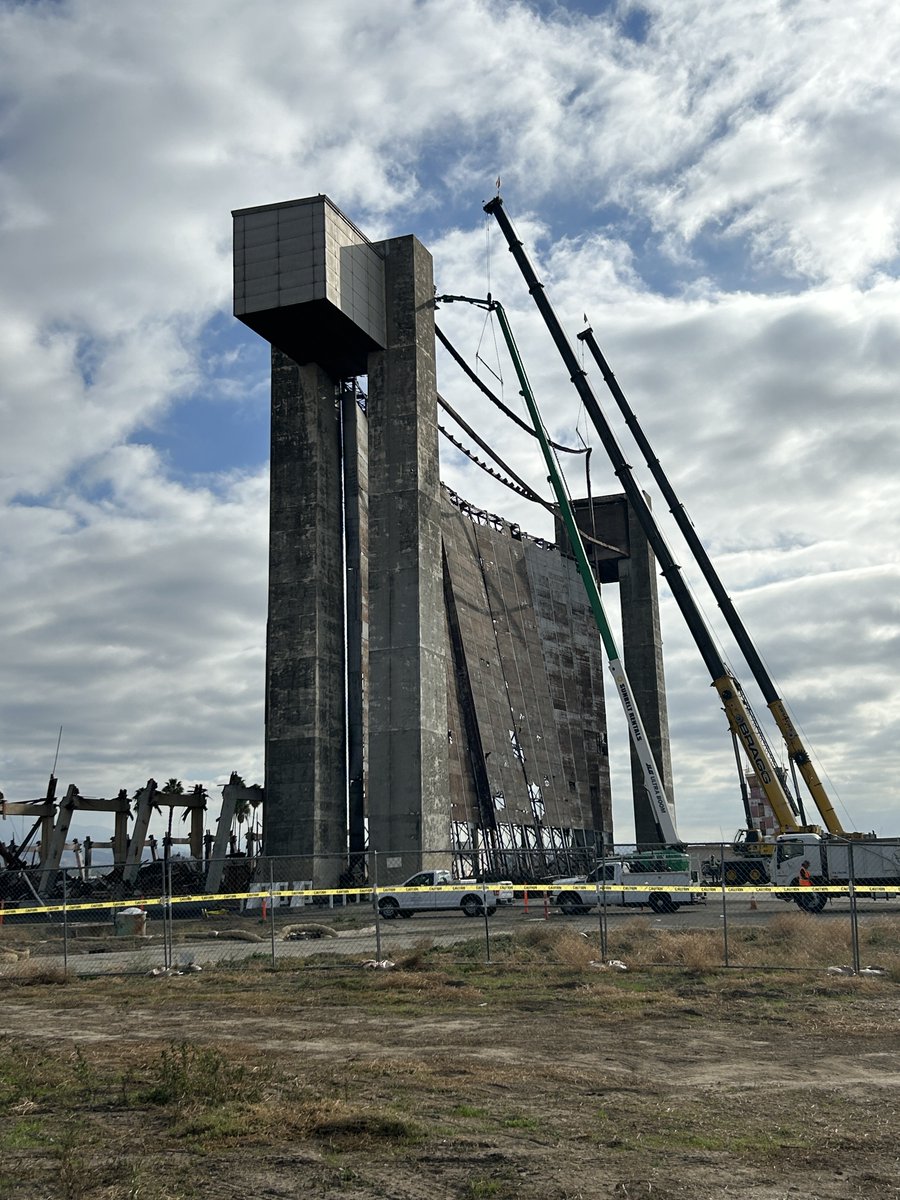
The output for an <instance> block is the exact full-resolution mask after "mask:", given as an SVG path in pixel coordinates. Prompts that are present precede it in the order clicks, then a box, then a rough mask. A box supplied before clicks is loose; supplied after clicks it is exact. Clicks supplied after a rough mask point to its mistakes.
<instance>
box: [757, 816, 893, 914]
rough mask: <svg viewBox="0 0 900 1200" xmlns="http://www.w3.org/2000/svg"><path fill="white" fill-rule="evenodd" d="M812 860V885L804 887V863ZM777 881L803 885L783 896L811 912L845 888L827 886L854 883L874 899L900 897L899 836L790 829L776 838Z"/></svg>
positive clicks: (774, 880) (774, 874) (774, 870)
mask: <svg viewBox="0 0 900 1200" xmlns="http://www.w3.org/2000/svg"><path fill="white" fill-rule="evenodd" d="M804 863H808V864H809V866H808V868H807V869H808V871H809V874H810V884H809V886H804V887H801V880H800V867H801V865H802V864H804ZM772 883H774V884H777V885H779V886H781V887H790V888H798V889H800V890H798V891H795V892H788V893H785V894H784V895H783V896H782V899H784V900H793V901H794V903H795V904H797V906H798V907H799V908H802V909H804V911H806V912H812V913H819V912H821V911H822V909H823V908H824V907H825V905H826V904H827V903H828V901H829V900H830V899H833V898H834V897H835V896H839V895H845V894H846V892H844V891H838V892H825V891H819V890H818V889H819V888H822V887H838V888H841V889H844V888H849V887H851V886H852V887H853V889H854V891H855V892H856V894H857V895H860V894H862V895H864V896H867V897H869V898H875V899H888V898H890V899H893V900H896V899H897V898H898V896H900V840H898V839H896V838H871V839H857V838H837V837H834V836H831V837H823V836H822V835H821V834H810V833H802V834H797V833H786V834H782V835H781V836H780V837H778V838H776V839H775V855H774V861H773V864H772Z"/></svg>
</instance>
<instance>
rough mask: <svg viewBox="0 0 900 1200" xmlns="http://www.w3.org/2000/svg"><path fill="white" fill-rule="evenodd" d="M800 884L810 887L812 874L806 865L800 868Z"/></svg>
mask: <svg viewBox="0 0 900 1200" xmlns="http://www.w3.org/2000/svg"><path fill="white" fill-rule="evenodd" d="M800 886H801V887H812V876H811V875H810V873H809V869H808V868H807V867H801V868H800Z"/></svg>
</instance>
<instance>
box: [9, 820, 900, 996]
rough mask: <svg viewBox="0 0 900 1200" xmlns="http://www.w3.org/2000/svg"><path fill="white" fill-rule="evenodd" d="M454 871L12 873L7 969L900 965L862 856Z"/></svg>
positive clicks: (365, 858) (161, 865) (892, 929)
mask: <svg viewBox="0 0 900 1200" xmlns="http://www.w3.org/2000/svg"><path fill="white" fill-rule="evenodd" d="M474 862H475V860H474V859H472V858H470V860H469V863H468V865H470V866H471V865H473V863H474ZM459 865H460V858H459V854H458V852H457V853H455V852H454V851H453V850H451V849H447V850H438V851H433V852H428V853H425V854H422V855H419V856H416V858H415V859H412V858H411V856H410V855H409V854H391V853H376V852H374V851H369V852H367V853H366V854H365V855H360V856H358V860H357V861H356V862H354V863H351V864H350V865H349V866H348V863H347V860H346V858H341V859H340V860H338V859H334V860H327V859H323V858H322V857H319V858H317V859H315V860H311V859H304V858H256V859H249V858H244V857H239V856H235V857H231V858H228V859H225V860H222V861H207V862H197V861H195V860H193V859H186V858H179V857H172V858H169V859H168V860H160V861H157V862H152V863H147V864H144V865H142V866H140V867H139V868H134V869H133V870H132V872H131V875H130V876H129V875H127V874H126V872H125V870H123V869H122V868H109V869H101V870H96V869H94V870H93V871H92V872H91V873H86V872H84V871H83V870H82V869H78V868H74V867H73V868H66V869H59V870H56V871H51V872H48V871H47V870H46V869H45V870H34V871H24V870H22V871H15V870H8V871H4V872H2V873H0V978H4V979H15V978H16V977H17V976H29V977H33V976H35V975H41V974H43V975H45V976H49V975H56V976H59V977H66V976H82V975H85V976H86V975H98V974H115V975H129V974H171V973H175V972H189V971H198V970H213V969H217V968H225V967H227V968H230V969H231V968H235V967H238V966H241V967H246V968H251V967H257V968H258V967H260V966H265V967H280V966H290V967H292V968H296V969H300V968H306V967H308V968H316V969H323V968H338V967H342V968H358V967H361V966H362V967H372V968H376V967H382V968H384V967H389V966H400V967H402V966H403V965H404V964H409V963H411V962H413V961H419V960H421V958H422V955H423V954H425V953H428V954H431V955H433V956H439V957H440V959H441V961H442V962H443V963H445V964H448V965H449V964H452V963H454V962H460V963H461V962H466V961H469V962H471V961H473V960H477V961H480V962H491V963H497V964H504V963H506V964H514V963H516V962H517V961H526V960H528V957H529V955H531V956H532V958H533V956H534V954H539V955H542V956H544V957H546V958H547V959H548V961H551V962H556V961H558V962H559V963H560V965H561V967H563V966H564V967H572V966H583V967H584V968H585V969H605V970H625V969H634V968H637V967H647V968H650V967H668V968H674V969H684V970H693V971H697V970H703V969H714V968H721V967H734V968H738V967H755V968H784V969H788V968H790V969H796V968H803V969H822V970H827V971H832V972H834V973H837V972H840V973H846V974H862V975H865V974H867V973H869V974H872V975H876V974H879V973H885V974H895V975H896V974H897V973H898V971H900V886H897V885H894V884H891V883H890V882H887V878H888V877H887V876H885V877H884V878H882V879H881V880H880V882H879V883H878V884H877V885H875V884H872V883H871V882H870V881H862V882H858V881H857V879H856V878H854V876H853V870H852V867H853V863H852V855H851V856H850V868H851V870H850V873H849V876H848V878H846V879H845V880H843V881H842V882H839V883H838V882H834V881H833V880H832V881H830V882H827V883H826V882H823V881H822V879H821V878H820V879H818V880H816V881H815V882H814V883H813V884H812V885H810V886H807V885H805V884H801V883H800V882H799V880H797V881H794V880H793V878H792V882H791V884H789V885H783V884H782V883H779V885H778V886H776V885H774V884H772V883H770V882H769V879H770V875H772V872H773V865H772V861H771V856H770V855H766V854H765V853H754V852H752V851H750V852H744V853H743V854H741V855H736V854H735V850H734V847H732V846H730V845H726V844H712V843H711V844H705V845H692V846H690V847H689V848H687V850H686V851H685V852H684V853H680V852H679V853H675V852H672V851H664V850H659V851H648V852H642V853H640V854H636V853H635V852H634V849H633V847H619V848H617V849H616V850H615V851H610V852H609V853H608V854H605V855H602V856H601V857H599V858H594V857H593V856H592V857H591V858H590V859H589V860H587V861H585V860H582V861H580V862H575V863H569V862H565V863H563V862H552V863H547V862H546V861H544V862H541V861H539V860H537V859H536V857H535V853H534V851H533V850H529V851H527V852H523V853H522V855H521V856H518V857H517V856H516V854H515V852H513V851H505V852H504V866H505V867H507V868H508V876H509V877H508V878H497V877H495V875H490V874H482V873H479V872H478V871H477V870H475V871H473V872H472V873H471V875H470V876H469V877H467V878H462V877H461V876H460V873H459ZM548 866H549V868H550V869H549V870H548V869H547V867H548ZM798 866H799V862H798ZM554 867H555V868H556V870H553V868H554ZM567 867H568V868H570V869H569V870H568V871H566V868H567ZM573 867H574V868H576V869H571V868H573ZM542 868H543V869H542ZM561 872H562V873H561ZM783 874H784V872H783V871H782V875H783Z"/></svg>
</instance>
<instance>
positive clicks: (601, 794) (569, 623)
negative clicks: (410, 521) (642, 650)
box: [443, 501, 611, 830]
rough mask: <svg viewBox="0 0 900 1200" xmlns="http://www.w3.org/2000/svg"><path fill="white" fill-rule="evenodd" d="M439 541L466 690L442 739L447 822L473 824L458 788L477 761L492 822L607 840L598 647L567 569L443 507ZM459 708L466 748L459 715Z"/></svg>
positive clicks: (505, 529) (524, 542)
mask: <svg viewBox="0 0 900 1200" xmlns="http://www.w3.org/2000/svg"><path fill="white" fill-rule="evenodd" d="M443 532H444V548H445V554H446V561H447V568H448V576H449V587H450V589H451V591H452V601H453V606H454V609H455V614H456V622H457V627H458V630H459V646H458V647H455V652H456V653H457V654H459V653H461V654H462V657H463V659H464V661H463V663H462V664H459V663H457V664H456V665H457V670H456V673H455V681H456V686H457V689H460V688H463V687H465V688H467V690H468V696H467V697H466V696H463V695H460V694H457V696H456V698H455V701H456V702H455V703H451V704H450V706H449V711H450V713H451V720H453V719H454V718H455V719H457V720H459V721H460V726H461V727H460V728H456V729H455V728H452V727H451V730H450V734H451V737H452V739H453V742H452V750H451V761H453V760H454V759H455V760H456V764H457V771H455V772H454V773H453V776H452V777H451V790H452V801H453V815H454V819H456V820H461V821H463V820H469V821H471V820H474V819H476V817H477V812H476V811H474V809H475V797H474V795H473V790H472V787H471V785H470V784H466V786H463V781H464V777H465V775H466V767H467V762H470V761H471V757H472V755H473V754H477V755H480V756H481V758H482V760H483V765H484V769H485V771H486V776H487V780H488V786H489V789H490V798H491V801H492V803H493V807H494V818H495V820H496V821H497V822H498V823H502V824H511V825H522V826H533V827H535V828H537V829H540V828H541V827H543V828H546V829H551V828H559V829H595V830H600V829H606V830H609V829H610V827H611V816H610V811H611V810H610V788H609V767H608V760H607V758H606V755H605V742H606V737H605V733H606V722H605V716H606V714H605V705H604V699H603V683H602V655H601V646H600V641H599V635H598V634H597V631H596V626H595V625H594V622H593V616H592V614H591V611H590V608H589V606H588V604H587V600H586V598H585V597H584V594H583V587H582V585H581V581H580V579H579V578H578V574H577V570H576V569H575V566H574V564H573V563H571V562H570V561H569V560H568V559H565V558H563V557H562V556H561V555H560V554H559V553H558V552H557V551H556V550H555V549H552V548H547V547H546V546H539V545H537V544H536V543H534V542H532V541H530V540H528V539H520V538H518V537H516V536H515V535H514V534H513V533H512V531H511V527H510V526H509V525H507V524H506V523H505V522H499V523H495V524H493V525H492V524H480V523H478V522H477V521H475V520H472V519H470V518H469V517H468V516H466V515H465V514H464V513H463V512H461V511H460V510H459V509H458V508H456V507H455V506H454V505H453V504H451V503H450V502H449V501H445V505H444V511H443ZM460 667H462V670H461V669H460ZM467 703H468V704H469V706H470V707H471V709H472V710H473V715H474V721H475V724H476V727H477V735H476V737H475V739H474V744H473V739H472V738H471V736H469V734H468V732H467V730H466V728H464V725H465V722H464V721H463V720H462V715H461V714H464V711H465V707H466V704H467ZM470 724H471V718H470ZM457 772H458V776H459V777H458V778H457Z"/></svg>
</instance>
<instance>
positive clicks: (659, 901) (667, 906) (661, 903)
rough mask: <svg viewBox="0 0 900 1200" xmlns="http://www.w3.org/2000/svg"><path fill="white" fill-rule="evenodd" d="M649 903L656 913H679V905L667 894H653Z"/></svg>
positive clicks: (648, 899)
mask: <svg viewBox="0 0 900 1200" xmlns="http://www.w3.org/2000/svg"><path fill="white" fill-rule="evenodd" d="M647 903H648V904H649V905H650V907H651V908H652V909H653V911H654V912H655V913H673V912H677V911H678V905H677V904H676V903H675V902H674V901H673V900H672V897H671V896H669V895H667V894H666V893H665V892H651V893H650V895H649V896H648V897H647Z"/></svg>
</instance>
